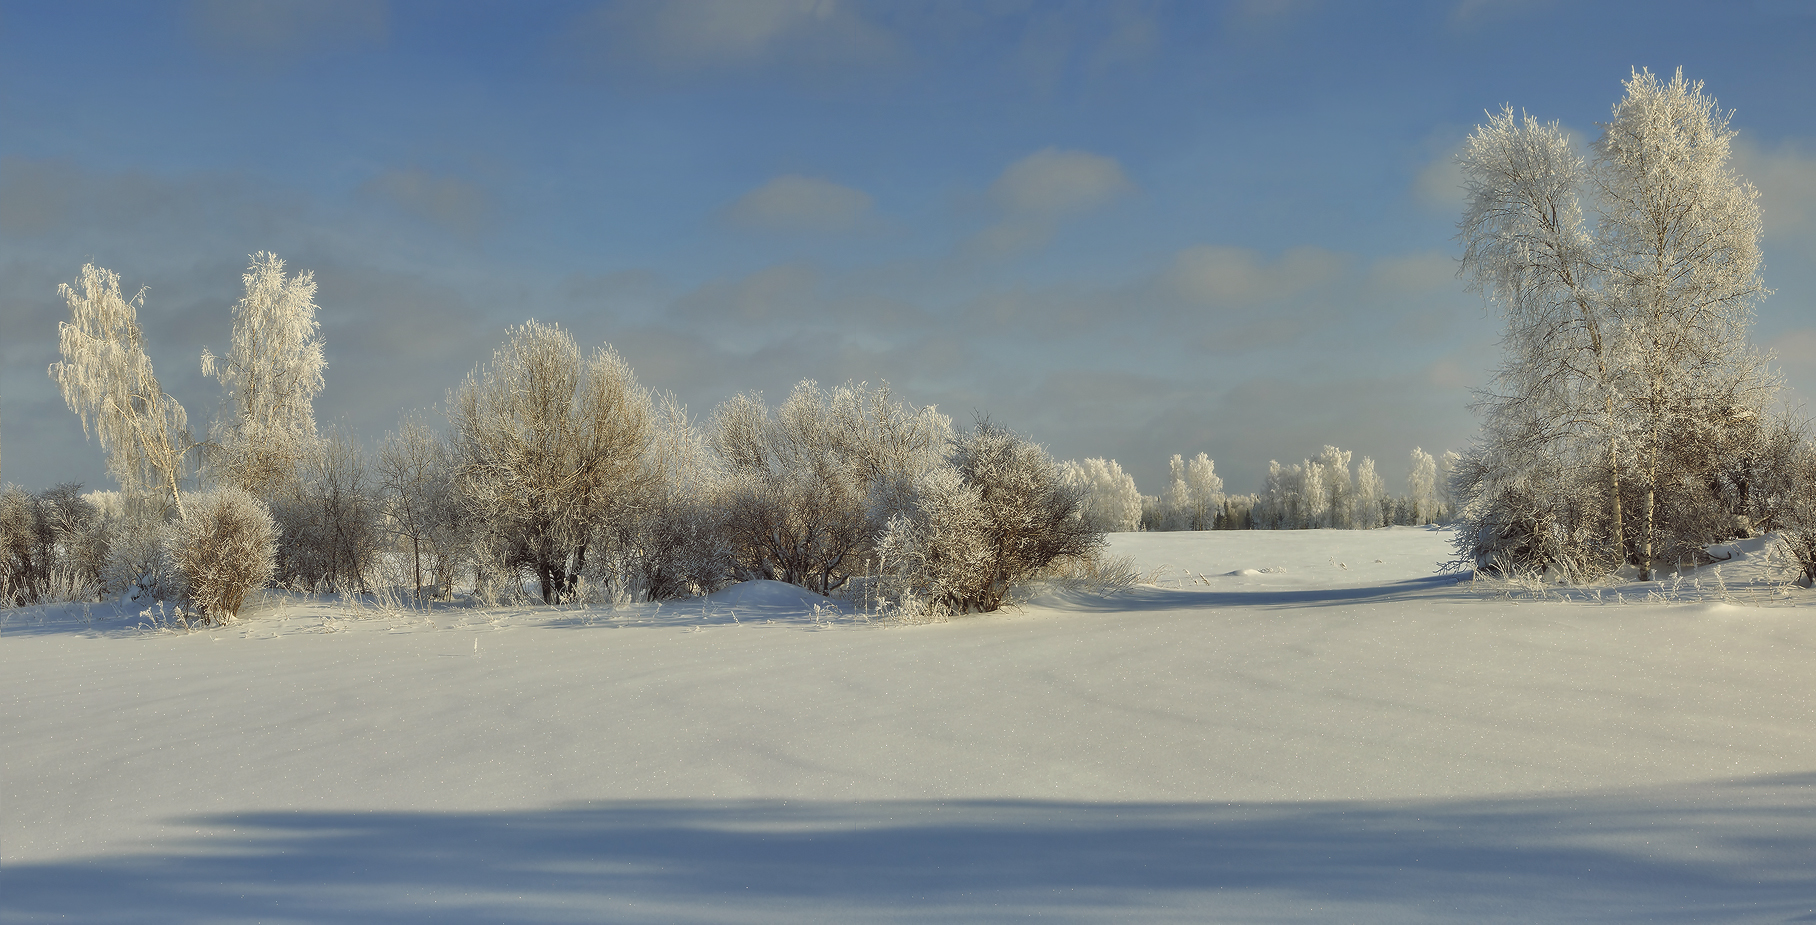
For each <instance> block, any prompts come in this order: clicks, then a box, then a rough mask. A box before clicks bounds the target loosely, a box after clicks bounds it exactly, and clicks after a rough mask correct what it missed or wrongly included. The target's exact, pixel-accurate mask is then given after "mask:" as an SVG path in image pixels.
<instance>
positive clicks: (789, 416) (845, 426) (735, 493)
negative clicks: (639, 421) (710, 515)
mask: <svg viewBox="0 0 1816 925" xmlns="http://www.w3.org/2000/svg"><path fill="white" fill-rule="evenodd" d="M951 426H952V425H951V420H950V419H949V418H947V417H946V416H945V415H943V414H940V413H939V412H938V411H937V410H936V409H934V408H932V407H926V408H915V407H913V406H910V405H907V404H905V403H902V402H899V401H897V400H896V399H895V398H894V397H893V395H892V394H891V393H890V391H889V388H888V386H887V385H884V386H879V387H875V388H872V387H870V386H868V385H866V384H864V383H857V384H846V385H844V386H840V387H838V388H836V389H833V390H831V391H827V390H824V389H822V388H820V387H819V385H818V384H817V383H814V382H811V381H806V382H802V383H800V384H799V385H797V386H796V387H795V389H794V391H793V392H792V393H790V394H789V397H788V400H787V401H785V402H783V404H782V405H781V407H779V408H777V409H775V410H774V412H773V413H772V412H771V411H770V409H769V408H768V407H767V406H766V405H765V404H764V403H763V400H762V399H761V397H759V396H756V395H749V394H746V395H739V396H736V397H734V398H732V399H731V400H729V401H726V402H725V403H723V404H721V405H720V406H719V407H718V408H717V409H715V410H714V411H713V414H712V417H711V419H710V420H709V422H708V427H707V440H708V444H709V445H710V446H711V447H712V450H713V452H714V454H715V456H716V457H717V458H718V463H719V466H720V467H721V472H722V473H723V475H722V482H721V486H720V489H719V497H720V499H721V502H720V504H721V507H722V509H723V511H724V512H725V514H726V523H725V528H726V530H727V531H728V535H729V537H730V539H731V542H732V546H733V549H734V553H733V571H734V575H735V577H737V578H739V579H741V580H742V579H750V578H765V579H770V580H775V581H786V582H789V583H790V584H798V585H801V586H803V587H806V588H809V589H811V590H814V591H818V592H819V593H821V594H828V593H831V592H832V591H835V590H837V589H839V588H841V587H844V585H845V584H846V582H847V581H848V580H849V579H850V578H851V576H852V575H854V574H859V573H861V572H862V571H863V570H864V569H865V568H867V567H868V562H869V560H870V558H871V554H872V549H873V546H874V544H875V541H876V538H877V536H878V535H879V534H880V533H881V531H882V529H883V528H884V526H885V525H886V524H887V523H888V520H889V518H890V517H892V516H894V515H895V514H897V513H900V512H902V511H903V510H905V509H906V505H907V504H908V503H910V501H909V498H910V495H911V492H912V486H913V485H914V484H915V482H916V481H917V480H918V479H919V478H920V477H921V476H922V475H923V474H925V473H926V472H928V471H930V470H931V469H932V468H934V467H935V466H937V465H939V463H940V459H941V455H942V453H943V452H944V451H945V448H946V445H947V443H948V441H949V440H950V437H951V433H952V430H951Z"/></svg>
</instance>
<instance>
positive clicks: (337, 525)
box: [270, 433, 384, 591]
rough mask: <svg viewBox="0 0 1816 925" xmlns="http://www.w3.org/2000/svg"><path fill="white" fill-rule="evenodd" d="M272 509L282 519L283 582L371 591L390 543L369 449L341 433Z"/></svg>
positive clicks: (280, 560)
mask: <svg viewBox="0 0 1816 925" xmlns="http://www.w3.org/2000/svg"><path fill="white" fill-rule="evenodd" d="M270 512H271V514H272V516H273V517H274V518H275V520H276V522H277V525H278V530H279V532H278V536H279V539H278V545H277V578H278V583H279V584H282V585H285V586H288V587H296V588H307V589H310V590H332V591H365V590H367V587H368V578H369V574H368V573H369V571H370V570H371V568H372V567H373V565H374V563H375V561H376V560H377V558H378V556H379V553H380V551H381V549H382V548H383V543H384V532H383V524H382V520H381V515H382V507H381V502H380V499H379V498H378V497H377V491H376V490H375V486H374V485H373V484H372V481H371V479H370V478H369V477H368V475H367V472H366V461H365V455H364V453H363V452H362V451H361V449H360V447H359V445H358V444H357V443H355V442H354V441H353V439H352V438H351V437H349V436H348V435H346V434H344V433H337V434H335V435H334V436H333V437H332V438H330V439H329V440H328V441H326V442H325V443H324V444H322V446H321V448H320V449H319V451H318V452H316V453H315V454H314V455H313V457H312V458H311V459H310V460H309V461H308V466H307V468H306V469H305V470H304V472H303V474H302V478H301V479H300V480H299V481H297V482H296V483H294V485H293V486H292V487H291V489H290V490H288V491H286V492H282V493H280V494H279V495H278V496H277V497H276V498H275V499H274V500H273V502H272V504H271V508H270Z"/></svg>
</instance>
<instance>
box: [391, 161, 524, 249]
mask: <svg viewBox="0 0 1816 925" xmlns="http://www.w3.org/2000/svg"><path fill="white" fill-rule="evenodd" d="M360 192H362V193H364V194H366V195H368V196H372V197H374V198H377V199H382V200H384V201H387V202H390V203H391V204H392V205H395V206H397V207H398V208H400V209H402V210H404V211H405V212H408V213H409V214H411V215H414V216H416V217H417V218H421V219H425V220H427V221H429V222H431V223H433V224H436V225H440V226H441V227H443V228H446V229H447V230H449V231H452V232H455V233H457V234H462V235H468V236H471V235H476V234H478V233H479V232H481V231H483V230H484V229H485V227H486V226H487V225H488V224H489V222H490V220H491V218H492V214H493V204H492V197H491V196H490V195H488V194H487V193H486V191H485V190H484V189H481V188H480V187H479V186H477V185H475V184H473V183H470V182H468V181H466V180H462V179H460V178H459V177H451V176H444V175H437V174H432V173H429V172H428V171H426V170H421V169H419V168H415V167H410V168H406V169H403V170H387V171H385V172H384V173H381V174H379V175H378V176H376V177H373V178H372V179H370V180H367V181H366V182H365V183H364V184H363V185H362V186H361V187H360Z"/></svg>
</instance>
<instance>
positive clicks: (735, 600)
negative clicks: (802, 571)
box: [706, 578, 838, 611]
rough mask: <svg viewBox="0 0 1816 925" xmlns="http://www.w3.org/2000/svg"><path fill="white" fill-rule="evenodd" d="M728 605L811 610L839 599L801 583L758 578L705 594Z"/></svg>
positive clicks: (832, 605)
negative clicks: (812, 589)
mask: <svg viewBox="0 0 1816 925" xmlns="http://www.w3.org/2000/svg"><path fill="white" fill-rule="evenodd" d="M706 599H707V600H708V601H711V602H712V603H714V604H722V605H725V606H727V607H763V608H767V609H773V610H787V611H808V610H812V609H814V608H815V607H834V606H838V602H837V601H834V600H832V599H831V598H827V597H823V596H821V595H819V594H815V593H814V592H812V591H809V590H807V589H806V588H803V587H801V586H800V585H791V584H789V583H788V582H785V581H770V580H768V579H764V578H759V579H756V580H753V581H741V582H738V583H737V584H735V585H732V586H731V587H729V588H725V589H724V590H721V591H718V592H716V593H714V594H712V595H709V596H708V597H707V598H706Z"/></svg>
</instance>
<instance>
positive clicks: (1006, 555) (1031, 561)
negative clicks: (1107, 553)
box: [879, 421, 1103, 613]
mask: <svg viewBox="0 0 1816 925" xmlns="http://www.w3.org/2000/svg"><path fill="white" fill-rule="evenodd" d="M1082 494H1083V493H1082V491H1081V490H1080V488H1079V487H1077V486H1073V485H1068V484H1067V483H1066V481H1065V480H1064V478H1063V476H1062V475H1061V472H1060V468H1059V466H1057V465H1055V464H1054V462H1053V460H1052V458H1051V457H1049V456H1048V455H1047V453H1046V451H1045V450H1043V449H1041V448H1040V447H1039V446H1038V445H1036V444H1034V443H1033V442H1031V441H1029V440H1027V439H1026V438H1024V437H1021V436H1019V435H1017V434H1015V433H1012V432H1010V431H1008V430H1004V429H1002V428H1000V427H997V426H995V425H992V424H990V423H989V422H987V421H985V422H979V423H978V424H977V426H976V427H974V428H972V429H971V430H970V431H967V432H966V433H964V434H963V435H961V436H959V437H958V438H957V439H956V440H954V441H953V446H952V452H951V454H950V455H949V457H948V464H947V465H946V466H943V467H940V468H938V469H935V470H934V471H932V472H929V473H928V474H926V475H924V476H922V477H921V478H920V479H919V480H918V481H917V482H916V483H915V490H914V496H913V504H912V506H911V508H910V510H909V511H907V512H906V513H902V514H898V515H896V516H895V517H894V518H892V519H891V520H890V522H889V527H888V529H887V530H886V531H885V532H884V535H883V539H882V541H881V542H880V543H879V554H880V558H881V560H882V562H883V566H884V570H885V575H886V581H887V583H888V584H889V585H891V586H893V587H894V588H895V589H897V590H896V595H897V596H898V597H899V598H900V599H902V600H903V601H904V602H906V603H907V606H909V607H910V608H911V609H912V608H918V609H920V610H921V611H922V612H932V613H968V612H988V611H992V610H996V609H998V608H1000V607H1002V606H1003V604H1004V603H1005V602H1006V601H1007V600H1008V598H1009V595H1010V593H1011V592H1012V591H1013V590H1014V589H1015V588H1016V587H1017V586H1019V585H1021V584H1023V583H1024V582H1026V581H1028V580H1030V579H1032V578H1035V577H1036V576H1037V575H1038V574H1039V573H1040V572H1041V571H1042V570H1043V569H1045V568H1047V567H1048V566H1050V565H1052V564H1053V563H1055V562H1057V561H1060V560H1062V559H1067V558H1084V557H1088V556H1090V555H1093V554H1094V553H1095V552H1096V551H1097V550H1098V548H1099V547H1101V546H1102V544H1103V533H1102V531H1101V530H1100V529H1097V528H1095V527H1093V525H1092V524H1091V523H1090V522H1089V521H1087V520H1086V519H1085V518H1083V517H1081V516H1079V512H1080V507H1081V505H1082V504H1083V500H1084V499H1083V497H1082Z"/></svg>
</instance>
